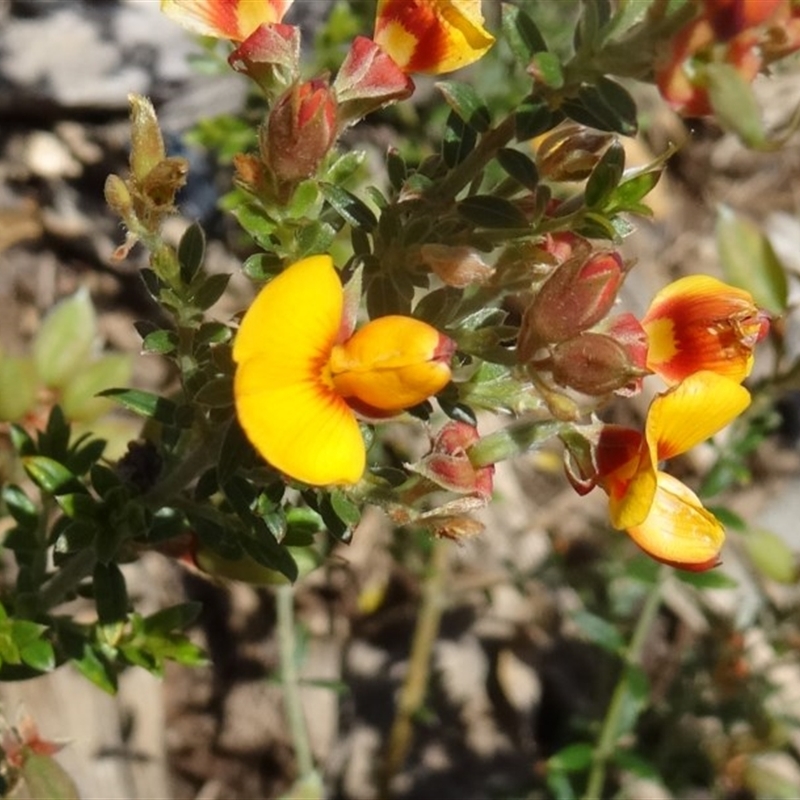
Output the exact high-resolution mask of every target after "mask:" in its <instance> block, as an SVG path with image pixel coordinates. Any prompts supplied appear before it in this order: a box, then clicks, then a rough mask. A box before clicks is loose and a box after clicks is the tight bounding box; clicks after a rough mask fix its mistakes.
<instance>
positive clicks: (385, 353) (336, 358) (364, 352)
mask: <svg viewBox="0 0 800 800" xmlns="http://www.w3.org/2000/svg"><path fill="white" fill-rule="evenodd" d="M454 350H455V343H454V342H453V341H452V340H451V339H448V338H447V337H446V336H443V335H442V334H441V333H439V331H437V330H436V328H432V327H431V326H430V325H428V324H427V323H425V322H421V321H420V320H417V319H413V318H412V317H403V316H397V315H391V316H386V317H379V318H378V319H374V320H372V322H368V323H367V324H366V325H365V326H364V327H363V328H361V329H360V330H358V331H356V333H355V334H353V336H351V337H350V338H349V339H348V340H347V341H346V342H344V343H343V344H341V345H336V346H335V347H334V348H333V352H332V353H331V359H330V369H331V377H332V380H333V386H334V388H335V389H336V391H337V393H338V394H340V395H341V396H342V397H344V398H345V399H346V400H348V402H350V403H351V405H353V406H355V407H356V408H360V409H362V410H364V411H365V413H368V414H369V413H374V412H378V415H383V414H385V413H387V412H388V413H394V412H396V411H401V410H402V409H404V408H410V407H411V406H415V405H417V404H418V403H421V402H422V401H423V400H425V399H427V398H428V397H430V396H431V395H433V394H436V392H438V391H439V390H441V389H443V388H444V386H445V385H446V384H447V382H448V381H449V380H450V358H451V357H452V355H453V352H454Z"/></svg>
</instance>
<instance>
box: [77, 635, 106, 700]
mask: <svg viewBox="0 0 800 800" xmlns="http://www.w3.org/2000/svg"><path fill="white" fill-rule="evenodd" d="M72 663H73V664H74V665H75V666H76V668H77V669H78V671H79V672H80V673H81V675H83V677H84V678H88V680H90V681H91V682H92V683H93V684H94V685H95V686H99V687H100V688H101V689H102V690H103V691H104V692H108V694H116V692H117V676H116V675H115V674H114V673H113V672H112V670H111V667H110V666H109V665H108V664H107V663H106V662H105V661H104V660H102V659H101V658H100V657H99V656H98V654H97V653H96V652H95V651H94V649H93V648H92V647H91V645H89V644H84V646H83V655H82V656H81V658H73V659H72Z"/></svg>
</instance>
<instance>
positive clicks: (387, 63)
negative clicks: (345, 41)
mask: <svg viewBox="0 0 800 800" xmlns="http://www.w3.org/2000/svg"><path fill="white" fill-rule="evenodd" d="M333 91H334V92H335V93H336V100H337V101H338V103H339V122H340V124H342V123H344V124H351V123H353V122H355V121H357V120H359V119H361V118H362V117H364V116H366V115H367V114H369V113H370V112H372V111H375V110H377V109H379V108H382V107H383V106H385V105H388V104H389V103H393V102H395V101H396V100H404V99H405V98H406V97H410V96H411V93H412V92H413V91H414V82H413V81H412V80H411V78H409V77H408V75H406V73H405V72H403V70H401V69H400V67H398V66H397V64H396V63H395V62H394V61H393V60H392V59H391V58H390V57H389V56H388V55H387V54H386V53H385V52H384V51H383V50H382V49H381V48H380V47H379V46H378V45H377V44H375V42H373V41H372V39H367V38H366V37H365V36H356V38H355V39H354V40H353V43H352V44H351V45H350V50H349V52H348V53H347V56H346V57H345V60H344V63H343V64H342V66H341V68H340V69H339V72H338V73H337V75H336V80H335V81H334V82H333Z"/></svg>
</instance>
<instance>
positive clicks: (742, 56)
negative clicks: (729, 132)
mask: <svg viewBox="0 0 800 800" xmlns="http://www.w3.org/2000/svg"><path fill="white" fill-rule="evenodd" d="M697 5H698V6H699V8H700V14H699V15H698V16H697V17H696V18H695V19H694V20H692V21H691V22H690V23H689V24H688V25H686V26H685V27H684V28H683V29H682V30H681V31H680V32H679V33H678V35H677V36H676V37H674V39H672V41H671V42H670V44H669V49H668V51H667V52H666V54H665V55H664V57H663V59H662V60H661V63H659V64H657V66H656V82H657V84H658V87H659V89H660V90H661V93H662V95H663V96H664V98H665V99H666V100H667V101H668V102H669V103H670V104H671V105H672V106H673V107H674V108H675V109H676V110H677V111H679V112H680V113H681V114H685V115H687V116H703V115H706V114H711V113H712V103H711V99H710V85H711V83H712V82H713V81H715V80H718V78H719V75H718V73H717V72H715V70H714V67H715V66H719V65H722V66H724V67H726V68H727V69H728V70H732V71H734V72H735V73H736V75H738V78H739V79H740V80H741V81H743V82H744V83H751V82H752V80H753V79H754V78H755V77H756V75H758V73H759V72H762V71H763V70H764V69H765V68H766V67H768V66H769V64H771V63H772V62H773V61H775V60H777V59H780V58H783V57H785V56H786V55H788V54H790V53H793V52H795V51H796V50H798V49H800V6H798V5H797V4H796V3H794V2H792V0H701V2H699V3H698V4H697Z"/></svg>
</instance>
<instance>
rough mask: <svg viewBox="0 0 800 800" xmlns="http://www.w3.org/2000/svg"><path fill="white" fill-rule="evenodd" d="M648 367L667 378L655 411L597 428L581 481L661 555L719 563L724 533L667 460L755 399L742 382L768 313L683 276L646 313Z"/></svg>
mask: <svg viewBox="0 0 800 800" xmlns="http://www.w3.org/2000/svg"><path fill="white" fill-rule="evenodd" d="M642 326H643V328H644V330H645V332H646V334H647V339H648V354H647V367H648V369H650V370H652V371H653V372H655V373H656V374H657V375H659V376H660V377H661V378H663V379H664V381H665V382H666V383H667V384H669V387H670V388H668V389H667V390H666V391H665V392H662V393H661V394H658V395H656V397H655V399H654V400H653V401H652V403H651V404H650V407H649V409H648V412H647V420H646V422H645V430H644V433H641V432H639V431H637V430H634V429H631V428H625V427H621V426H617V425H605V426H602V427H601V428H600V429H599V432H598V434H597V438H596V441H595V449H594V452H593V461H592V463H591V465H590V466H589V468H588V470H585V471H584V475H583V476H582V477H581V478H579V479H576V480H574V483H575V485H576V488H578V489H579V491H587V490H588V489H590V488H592V486H594V485H600V486H601V487H602V488H603V489H604V490H605V491H606V492H607V493H608V496H609V511H610V517H611V522H612V524H613V525H614V526H615V527H616V528H619V529H621V530H627V532H628V534H629V535H630V536H631V538H632V539H633V540H634V541H635V542H636V543H637V544H638V545H639V546H640V547H641V548H642V549H643V550H645V551H646V552H647V553H649V554H650V555H651V556H653V557H654V558H656V559H658V560H660V561H663V562H666V563H669V564H673V565H677V566H681V567H683V568H685V569H692V570H702V569H707V568H709V567H712V566H714V565H715V564H717V563H718V557H719V551H720V548H721V547H722V543H723V541H724V529H723V527H722V525H720V523H719V522H718V521H717V519H716V518H715V517H714V516H713V515H712V514H711V513H709V512H708V511H707V510H706V509H704V508H703V506H702V504H701V502H700V500H699V499H698V498H697V496H696V495H695V494H694V493H693V492H692V491H691V490H690V489H689V488H688V487H687V486H685V485H684V484H683V483H681V482H680V481H679V480H677V479H676V478H674V477H672V476H671V475H669V474H668V473H666V472H664V471H662V470H660V469H659V464H660V462H662V461H666V460H668V459H670V458H674V457H675V456H678V455H681V454H683V453H686V452H687V451H688V450H690V449H691V448H692V447H694V446H695V445H697V444H700V443H701V442H703V441H705V440H706V439H708V438H709V437H711V436H713V435H714V434H715V433H717V432H718V431H720V430H721V429H722V428H724V427H725V426H726V425H727V424H728V423H729V422H731V421H732V420H733V419H734V418H735V417H737V416H738V415H739V414H741V413H742V412H743V411H744V410H745V409H746V408H747V406H748V405H749V403H750V395H749V393H748V392H747V390H746V389H745V388H744V387H742V386H741V385H740V383H741V381H742V380H744V378H745V377H747V375H749V373H750V369H751V367H752V364H753V348H754V346H755V345H756V343H757V342H758V341H759V340H760V339H761V338H762V337H763V336H764V335H765V334H766V332H767V329H768V322H767V318H766V316H765V315H764V313H763V312H761V311H759V309H758V308H757V307H756V306H755V304H754V302H753V299H752V297H751V296H750V295H749V294H748V293H747V292H745V291H743V290H741V289H737V288H735V287H732V286H728V285H727V284H724V283H722V282H721V281H718V280H716V279H714V278H711V277H708V276H705V275H695V276H690V277H686V278H682V279H680V280H678V281H676V282H674V283H673V284H670V285H669V286H667V287H666V288H665V289H663V290H662V291H661V292H659V293H658V294H657V295H656V297H655V298H654V300H653V302H652V304H651V305H650V308H649V309H648V311H647V313H646V314H645V316H644V318H643V319H642Z"/></svg>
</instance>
